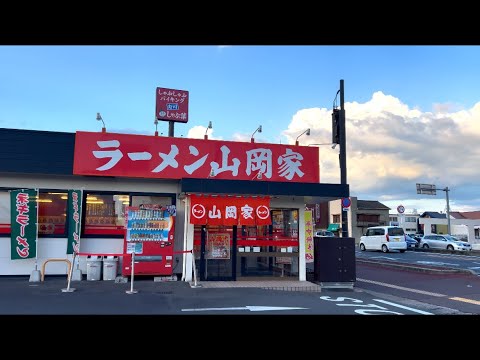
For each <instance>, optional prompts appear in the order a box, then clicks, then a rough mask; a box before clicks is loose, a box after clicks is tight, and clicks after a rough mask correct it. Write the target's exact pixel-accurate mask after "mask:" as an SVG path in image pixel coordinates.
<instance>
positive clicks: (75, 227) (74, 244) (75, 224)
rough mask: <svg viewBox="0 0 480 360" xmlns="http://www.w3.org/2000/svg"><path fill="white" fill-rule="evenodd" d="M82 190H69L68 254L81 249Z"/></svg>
mask: <svg viewBox="0 0 480 360" xmlns="http://www.w3.org/2000/svg"><path fill="white" fill-rule="evenodd" d="M82 193H83V192H82V190H68V210H67V214H68V242H67V254H73V252H74V251H75V252H77V253H78V252H79V250H80V228H81V225H82V224H81V219H82Z"/></svg>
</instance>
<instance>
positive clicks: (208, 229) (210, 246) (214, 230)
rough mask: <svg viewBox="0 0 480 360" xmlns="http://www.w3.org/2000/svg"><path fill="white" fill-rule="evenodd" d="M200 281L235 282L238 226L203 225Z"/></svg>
mask: <svg viewBox="0 0 480 360" xmlns="http://www.w3.org/2000/svg"><path fill="white" fill-rule="evenodd" d="M200 240H201V242H200V281H235V280H236V274H235V268H236V260H237V257H236V248H237V226H211V225H210V226H209V225H202V227H201V238H200Z"/></svg>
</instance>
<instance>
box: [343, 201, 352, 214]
mask: <svg viewBox="0 0 480 360" xmlns="http://www.w3.org/2000/svg"><path fill="white" fill-rule="evenodd" d="M350 205H352V200H350V198H343V199H342V208H343V211H348V208H349V207H350Z"/></svg>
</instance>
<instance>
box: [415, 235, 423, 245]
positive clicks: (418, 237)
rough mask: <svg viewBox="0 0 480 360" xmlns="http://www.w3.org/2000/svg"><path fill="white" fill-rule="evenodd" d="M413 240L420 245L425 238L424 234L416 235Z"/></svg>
mask: <svg viewBox="0 0 480 360" xmlns="http://www.w3.org/2000/svg"><path fill="white" fill-rule="evenodd" d="M413 238H414V239H415V240H417V241H418V243H420V241H421V240H422V238H423V234H415V235H414V236H413Z"/></svg>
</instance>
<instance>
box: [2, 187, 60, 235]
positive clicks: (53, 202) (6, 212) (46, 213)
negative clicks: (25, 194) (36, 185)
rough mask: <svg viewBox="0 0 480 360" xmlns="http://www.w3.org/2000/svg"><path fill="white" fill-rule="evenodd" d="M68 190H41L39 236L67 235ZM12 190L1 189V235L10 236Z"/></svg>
mask: <svg viewBox="0 0 480 360" xmlns="http://www.w3.org/2000/svg"><path fill="white" fill-rule="evenodd" d="M67 197H68V193H67V192H62V191H61V190H60V191H54V190H39V194H38V200H37V201H38V237H65V236H66V234H67V229H66V220H67V213H66V212H67ZM10 210H11V209H10V191H9V190H1V191H0V236H10V217H11V214H10Z"/></svg>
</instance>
